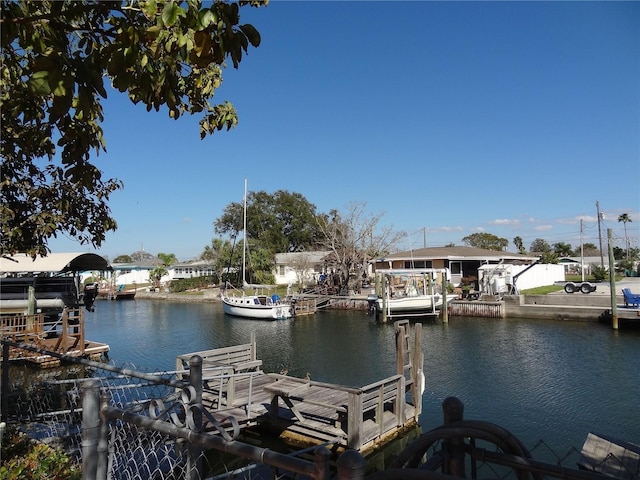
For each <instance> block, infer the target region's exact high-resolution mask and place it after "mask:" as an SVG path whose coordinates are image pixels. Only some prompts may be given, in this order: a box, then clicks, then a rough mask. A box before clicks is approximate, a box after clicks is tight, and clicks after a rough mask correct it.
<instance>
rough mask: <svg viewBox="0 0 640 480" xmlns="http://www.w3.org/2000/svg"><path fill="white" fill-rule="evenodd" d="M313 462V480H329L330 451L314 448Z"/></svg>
mask: <svg viewBox="0 0 640 480" xmlns="http://www.w3.org/2000/svg"><path fill="white" fill-rule="evenodd" d="M313 460H314V462H315V464H316V471H315V474H314V477H313V478H314V480H329V466H330V463H329V462H330V461H331V450H329V449H328V448H327V447H324V446H322V447H318V448H316V449H315V450H314V452H313Z"/></svg>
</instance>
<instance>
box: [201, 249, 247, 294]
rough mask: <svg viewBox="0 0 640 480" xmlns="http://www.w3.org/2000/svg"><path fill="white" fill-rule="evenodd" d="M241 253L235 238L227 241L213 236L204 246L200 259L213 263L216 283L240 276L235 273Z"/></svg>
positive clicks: (237, 270) (233, 279) (236, 278)
mask: <svg viewBox="0 0 640 480" xmlns="http://www.w3.org/2000/svg"><path fill="white" fill-rule="evenodd" d="M241 255H242V250H241V249H239V248H237V245H236V242H235V239H233V240H232V241H229V240H223V239H221V238H214V239H212V240H211V245H207V246H206V247H204V250H203V252H202V253H201V254H200V259H201V260H207V261H209V262H211V263H213V265H214V268H215V271H216V275H217V276H218V283H223V282H224V281H226V280H229V281H236V280H239V278H240V277H238V275H236V273H237V272H239V266H240V264H241V259H242V257H241Z"/></svg>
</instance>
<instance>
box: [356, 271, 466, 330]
mask: <svg viewBox="0 0 640 480" xmlns="http://www.w3.org/2000/svg"><path fill="white" fill-rule="evenodd" d="M376 275H377V276H378V275H379V276H380V277H381V278H382V282H381V283H382V284H381V285H379V288H381V292H380V294H371V295H369V296H368V297H367V302H368V304H369V314H370V315H375V316H376V318H378V317H380V316H381V315H384V316H386V318H388V319H392V318H409V317H428V316H437V315H439V313H440V309H441V308H442V305H443V304H444V301H445V295H446V300H447V302H450V301H453V300H455V299H457V298H458V296H457V295H456V294H449V293H446V294H443V293H442V288H441V286H440V285H441V284H442V278H444V279H445V281H447V282H448V279H449V278H450V272H449V269H448V268H420V269H389V270H379V271H378V272H376Z"/></svg>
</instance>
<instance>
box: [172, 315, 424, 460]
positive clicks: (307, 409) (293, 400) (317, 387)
mask: <svg viewBox="0 0 640 480" xmlns="http://www.w3.org/2000/svg"><path fill="white" fill-rule="evenodd" d="M420 326H421V325H419V324H418V325H416V331H417V333H416V334H415V342H416V344H417V346H418V347H419V343H420V334H419V333H420ZM409 328H410V327H409V323H408V322H407V321H401V322H396V338H397V347H398V348H397V352H398V355H399V356H398V362H397V364H398V373H396V374H395V375H392V376H389V377H387V378H384V379H382V380H380V381H377V382H374V383H372V384H369V385H365V386H362V387H348V386H343V385H337V384H332V383H323V382H317V381H313V380H311V379H308V378H297V377H290V376H287V375H282V374H277V373H265V372H263V371H262V370H261V361H260V360H257V359H255V358H254V359H251V357H250V352H251V351H255V339H254V338H252V340H251V342H250V343H249V344H245V345H238V346H235V347H225V348H223V349H215V350H209V351H203V352H194V353H192V354H186V355H180V356H179V357H178V358H177V365H176V366H177V371H178V375H179V376H180V377H182V378H185V377H188V376H189V375H190V372H189V360H190V359H192V358H193V357H194V355H197V356H198V357H200V358H201V359H202V380H203V382H202V383H203V389H202V403H203V406H204V408H205V410H206V411H207V412H208V414H210V416H211V417H212V418H213V419H215V421H216V422H217V423H218V424H220V425H222V426H223V427H225V428H228V429H231V428H233V425H234V423H235V424H237V425H239V426H240V428H247V427H251V426H258V425H259V426H266V427H269V428H270V429H272V430H274V431H276V432H278V434H279V436H280V438H282V439H283V440H284V441H285V442H287V443H289V444H291V445H294V446H296V447H310V446H315V445H321V444H325V443H332V444H334V445H335V446H336V447H337V448H338V449H342V450H344V449H348V448H350V449H355V450H358V451H360V452H361V453H362V454H363V455H366V454H367V453H368V452H370V451H372V450H373V449H374V448H375V447H377V446H379V445H380V444H383V443H386V442H388V441H390V440H392V439H394V438H396V437H397V436H398V435H400V434H401V433H403V432H404V431H406V430H408V429H410V428H413V427H415V426H416V425H417V423H418V416H419V414H420V412H421V405H422V398H421V397H422V388H421V380H420V372H421V371H422V350H421V348H420V349H418V350H416V349H415V348H413V347H411V346H410V343H409V334H408V330H409ZM407 347H410V348H407ZM239 351H242V352H244V353H243V355H245V356H244V358H242V359H240V357H239V356H238V352H239ZM412 351H413V352H419V353H418V354H415V353H412ZM247 352H249V357H247V356H246V354H247ZM229 355H231V356H232V357H229ZM225 356H227V357H229V358H231V359H230V360H228V363H224V360H223V357H225ZM235 359H237V360H238V361H236V360H235ZM247 362H253V363H250V364H249V366H247ZM407 393H410V395H407ZM205 416H206V415H205ZM229 417H233V420H231V419H230V418H229ZM209 423H210V425H208V426H207V425H206V422H205V429H206V428H208V427H209V430H213V426H212V425H211V423H212V422H209Z"/></svg>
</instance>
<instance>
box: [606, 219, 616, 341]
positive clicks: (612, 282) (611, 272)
mask: <svg viewBox="0 0 640 480" xmlns="http://www.w3.org/2000/svg"><path fill="white" fill-rule="evenodd" d="M607 239H608V241H609V286H610V289H611V326H612V327H613V329H614V330H618V303H617V301H616V272H615V267H614V265H613V260H614V258H613V230H612V229H610V228H607Z"/></svg>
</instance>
